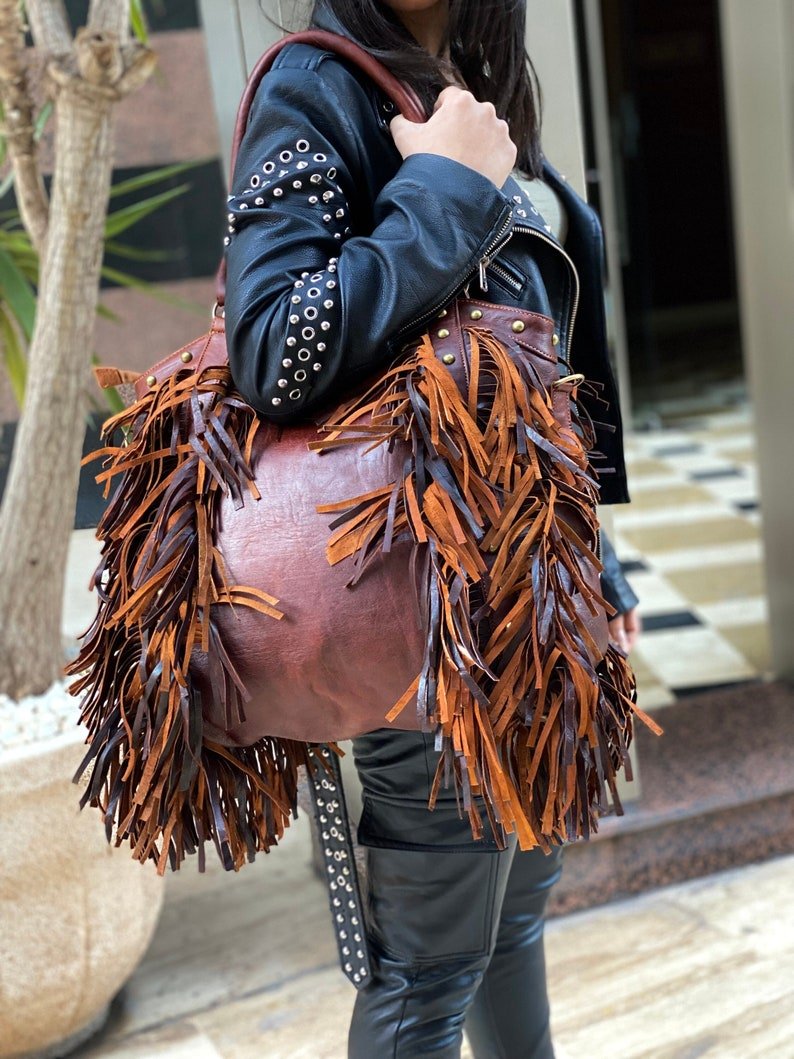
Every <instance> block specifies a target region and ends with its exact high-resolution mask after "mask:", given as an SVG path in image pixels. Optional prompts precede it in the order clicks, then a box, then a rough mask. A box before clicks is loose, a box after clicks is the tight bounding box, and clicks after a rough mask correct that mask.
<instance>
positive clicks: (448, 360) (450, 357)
mask: <svg viewBox="0 0 794 1059" xmlns="http://www.w3.org/2000/svg"><path fill="white" fill-rule="evenodd" d="M441 359H442V360H443V361H444V363H445V364H454V363H455V354H454V353H445V354H444V356H443V357H442V358H441Z"/></svg>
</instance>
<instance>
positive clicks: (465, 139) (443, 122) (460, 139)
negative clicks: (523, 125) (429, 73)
mask: <svg viewBox="0 0 794 1059" xmlns="http://www.w3.org/2000/svg"><path fill="white" fill-rule="evenodd" d="M389 128H390V129H391V133H392V136H393V137H394V142H395V144H396V146H397V150H398V151H399V152H400V154H401V155H402V156H403V158H407V157H408V156H409V155H412V154H419V153H427V154H440V155H443V156H444V157H445V158H452V159H453V161H456V162H462V163H463V165H467V166H469V168H470V169H474V170H476V172H478V173H481V174H482V175H483V176H485V177H488V179H489V180H492V181H493V182H494V184H496V186H497V187H498V188H501V186H502V184H504V182H505V180H507V178H508V176H509V175H510V172H511V170H512V168H513V166H514V165H515V164H516V155H517V148H516V145H515V144H514V143H513V141H512V140H511V139H510V130H509V128H508V125H507V122H506V121H504V120H503V119H502V118H497V116H496V108H495V107H494V105H493V103H480V102H479V101H478V100H477V99H475V97H474V96H473V95H472V94H471V92H468V91H466V90H465V89H463V88H457V87H456V86H454V85H450V86H449V87H448V88H445V89H444V90H443V91H441V92H440V93H439V95H438V99H437V100H436V105H435V107H434V109H433V114H432V116H431V117H430V118H429V119H428V120H427V121H425V122H413V121H408V120H407V119H406V118H404V117H403V116H402V115H401V114H398V115H397V117H396V118H393V119H392V121H391V124H390V125H389Z"/></svg>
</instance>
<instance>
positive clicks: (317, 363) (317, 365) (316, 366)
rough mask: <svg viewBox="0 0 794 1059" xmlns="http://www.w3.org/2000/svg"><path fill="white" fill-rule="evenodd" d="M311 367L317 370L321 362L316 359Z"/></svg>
mask: <svg viewBox="0 0 794 1059" xmlns="http://www.w3.org/2000/svg"><path fill="white" fill-rule="evenodd" d="M312 367H313V368H314V370H315V371H319V370H320V368H321V367H322V364H320V363H319V362H318V361H315V362H314V364H312Z"/></svg>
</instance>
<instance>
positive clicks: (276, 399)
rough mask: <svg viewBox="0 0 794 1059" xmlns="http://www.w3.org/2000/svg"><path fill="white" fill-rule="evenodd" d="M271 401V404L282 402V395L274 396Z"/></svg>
mask: <svg viewBox="0 0 794 1059" xmlns="http://www.w3.org/2000/svg"><path fill="white" fill-rule="evenodd" d="M270 403H271V404H281V398H280V397H274V398H273V399H272V400H271V402H270Z"/></svg>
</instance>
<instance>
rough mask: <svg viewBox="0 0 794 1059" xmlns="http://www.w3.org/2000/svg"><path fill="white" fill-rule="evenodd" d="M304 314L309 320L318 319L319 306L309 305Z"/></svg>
mask: <svg viewBox="0 0 794 1059" xmlns="http://www.w3.org/2000/svg"><path fill="white" fill-rule="evenodd" d="M303 315H304V316H305V317H306V319H307V320H316V319H317V306H316V305H307V306H306V308H305V309H304V310H303Z"/></svg>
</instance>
